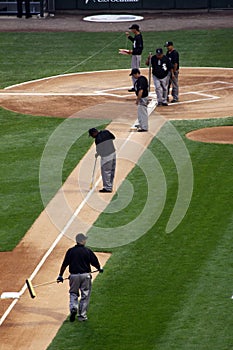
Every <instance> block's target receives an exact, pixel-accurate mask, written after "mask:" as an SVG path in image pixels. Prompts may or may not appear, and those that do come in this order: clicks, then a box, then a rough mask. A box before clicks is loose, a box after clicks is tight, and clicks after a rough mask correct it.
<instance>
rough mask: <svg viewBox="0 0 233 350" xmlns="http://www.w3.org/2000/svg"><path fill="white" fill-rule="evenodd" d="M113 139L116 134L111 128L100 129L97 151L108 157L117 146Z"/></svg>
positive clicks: (97, 137) (96, 142)
mask: <svg viewBox="0 0 233 350" xmlns="http://www.w3.org/2000/svg"><path fill="white" fill-rule="evenodd" d="M113 140H115V136H114V135H113V134H112V133H111V132H110V131H109V130H101V131H99V132H98V134H97V136H96V138H95V144H96V152H97V153H98V154H99V155H100V156H101V157H106V156H109V155H110V154H112V153H114V152H115V147H114V144H113Z"/></svg>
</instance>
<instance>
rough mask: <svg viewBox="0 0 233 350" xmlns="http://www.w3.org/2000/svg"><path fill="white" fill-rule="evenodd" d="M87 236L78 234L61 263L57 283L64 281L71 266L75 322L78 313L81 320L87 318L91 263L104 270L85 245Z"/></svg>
mask: <svg viewBox="0 0 233 350" xmlns="http://www.w3.org/2000/svg"><path fill="white" fill-rule="evenodd" d="M86 240H87V237H86V236H85V235H84V234H83V233H78V234H77V236H76V243H77V244H76V245H75V246H74V247H72V248H70V249H68V250H67V252H66V255H65V258H64V261H63V263H62V265H61V269H60V272H59V276H58V278H57V283H60V282H61V283H63V277H62V276H63V273H64V272H65V269H66V268H67V266H69V272H70V276H69V284H70V290H69V293H70V322H74V320H75V317H76V315H77V313H78V320H79V321H86V320H87V309H88V305H89V302H90V295H91V286H92V285H91V265H92V266H94V267H95V268H96V269H97V270H98V271H99V272H101V273H102V272H103V269H102V268H101V267H100V263H99V260H98V258H97V256H96V255H95V253H94V252H93V251H92V250H91V249H89V248H87V247H85V244H86ZM79 290H80V292H81V299H80V303H79V302H78V297H79Z"/></svg>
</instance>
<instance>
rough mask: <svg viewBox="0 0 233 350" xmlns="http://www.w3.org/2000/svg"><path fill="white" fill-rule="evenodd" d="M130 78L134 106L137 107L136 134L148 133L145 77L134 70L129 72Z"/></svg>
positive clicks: (146, 84) (146, 82)
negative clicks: (134, 95) (132, 83)
mask: <svg viewBox="0 0 233 350" xmlns="http://www.w3.org/2000/svg"><path fill="white" fill-rule="evenodd" d="M130 75H131V76H133V77H134V79H135V84H134V89H135V94H136V95H137V99H136V104H137V106H138V123H139V124H138V125H137V128H138V130H137V131H138V132H146V131H148V109H147V105H148V93H149V85H148V80H147V78H146V77H144V76H143V75H141V72H140V70H139V69H137V68H134V69H132V70H131V73H130Z"/></svg>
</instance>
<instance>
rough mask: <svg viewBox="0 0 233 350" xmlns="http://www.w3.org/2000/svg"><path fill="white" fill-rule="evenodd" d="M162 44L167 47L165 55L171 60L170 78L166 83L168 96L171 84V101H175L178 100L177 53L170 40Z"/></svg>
mask: <svg viewBox="0 0 233 350" xmlns="http://www.w3.org/2000/svg"><path fill="white" fill-rule="evenodd" d="M164 46H165V47H166V48H167V53H166V56H167V57H168V58H169V60H170V62H171V72H170V80H169V83H168V96H169V90H170V87H171V86H172V97H173V100H172V101H171V103H176V102H179V82H178V78H179V53H178V51H176V50H175V49H174V46H173V42H172V41H166V43H165V45H164Z"/></svg>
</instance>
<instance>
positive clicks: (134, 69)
mask: <svg viewBox="0 0 233 350" xmlns="http://www.w3.org/2000/svg"><path fill="white" fill-rule="evenodd" d="M134 74H141V72H140V70H139V69H138V68H133V69H132V70H131V73H130V75H134Z"/></svg>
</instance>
